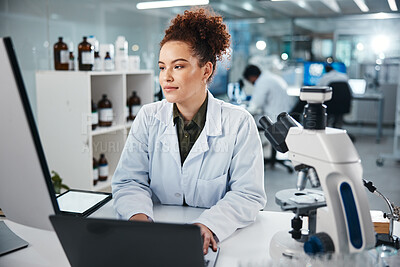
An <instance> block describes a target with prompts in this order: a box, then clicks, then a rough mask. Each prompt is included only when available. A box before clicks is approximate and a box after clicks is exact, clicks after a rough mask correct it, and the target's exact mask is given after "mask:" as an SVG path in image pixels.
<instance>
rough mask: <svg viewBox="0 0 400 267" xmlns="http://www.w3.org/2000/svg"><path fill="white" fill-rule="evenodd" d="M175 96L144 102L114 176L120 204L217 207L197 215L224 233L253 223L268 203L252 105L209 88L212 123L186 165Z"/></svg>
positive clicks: (132, 209) (131, 210)
mask: <svg viewBox="0 0 400 267" xmlns="http://www.w3.org/2000/svg"><path fill="white" fill-rule="evenodd" d="M172 107H173V104H172V103H168V102H167V101H166V100H162V101H160V102H155V103H151V104H148V105H144V106H143V107H142V109H141V110H140V111H139V113H138V115H137V117H136V118H135V120H134V122H133V124H132V128H131V131H130V134H129V137H128V139H127V142H126V144H125V147H124V150H123V152H122V155H121V159H120V161H119V164H118V166H117V169H116V171H115V174H114V176H113V178H112V191H113V197H114V207H115V209H116V211H117V212H118V214H119V215H120V216H121V218H123V219H129V218H130V217H131V216H132V215H134V214H137V213H144V214H146V215H148V216H149V217H150V218H153V210H152V204H153V203H152V199H153V201H159V202H161V203H162V204H167V205H182V204H183V197H184V198H185V201H186V203H187V204H188V205H189V206H193V207H204V208H209V209H207V210H205V211H204V212H203V213H202V214H201V216H200V217H199V218H197V219H196V220H195V221H194V222H193V223H195V222H198V223H202V224H204V225H206V226H207V227H208V228H209V229H210V230H211V231H213V232H214V234H215V235H216V236H217V237H218V239H219V240H220V241H221V240H223V239H225V238H227V237H228V236H229V235H231V234H232V233H233V232H234V231H235V230H236V229H238V228H242V227H245V226H247V225H249V224H250V223H252V222H253V221H254V220H255V218H256V216H257V214H258V211H259V210H260V209H262V208H263V207H264V206H265V204H266V195H265V191H264V165H263V155H262V148H261V142H260V138H259V135H258V131H257V128H256V125H255V122H254V120H253V118H252V117H251V115H250V114H249V113H248V112H247V111H245V110H244V109H242V108H240V107H237V106H234V105H231V104H228V103H225V102H223V101H221V100H217V99H215V98H214V97H213V96H212V95H211V93H209V92H208V106H207V115H206V123H205V126H204V128H203V131H202V132H201V134H200V136H199V137H198V139H197V141H196V143H195V144H194V146H193V148H192V149H191V151H190V153H189V155H188V156H187V158H186V160H185V162H184V164H183V166H182V165H181V159H180V154H179V144H178V137H177V132H176V127H175V126H174V124H173V119H172Z"/></svg>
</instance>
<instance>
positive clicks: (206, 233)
mask: <svg viewBox="0 0 400 267" xmlns="http://www.w3.org/2000/svg"><path fill="white" fill-rule="evenodd" d="M195 225H197V226H199V227H200V233H201V237H202V238H203V253H204V255H205V254H207V251H208V247H212V250H213V251H217V241H215V239H214V234H213V232H211V230H210V229H208V227H207V226H205V225H204V224H201V223H195Z"/></svg>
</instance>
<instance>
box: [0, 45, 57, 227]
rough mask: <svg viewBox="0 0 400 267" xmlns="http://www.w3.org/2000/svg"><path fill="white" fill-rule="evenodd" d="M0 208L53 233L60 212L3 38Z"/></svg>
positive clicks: (10, 49) (19, 78)
mask: <svg viewBox="0 0 400 267" xmlns="http://www.w3.org/2000/svg"><path fill="white" fill-rule="evenodd" d="M0 81H1V86H0V92H1V97H0V114H1V130H0V208H1V209H2V210H3V212H4V214H5V215H6V217H7V219H9V220H11V221H14V222H16V223H20V224H24V225H27V226H31V227H35V228H40V229H45V230H52V229H53V227H52V226H51V223H50V220H49V215H51V214H55V213H59V207H58V204H57V201H56V198H55V192H54V188H53V185H52V183H51V176H50V172H49V168H48V166H47V162H46V159H45V156H44V152H43V149H42V145H41V142H40V139H39V134H38V130H37V128H36V124H35V120H34V117H33V113H32V109H31V106H30V104H29V99H28V95H27V93H26V90H25V86H24V82H23V80H22V75H21V71H20V69H19V66H18V62H17V58H16V55H15V52H14V48H13V44H12V41H11V38H9V37H6V38H0Z"/></svg>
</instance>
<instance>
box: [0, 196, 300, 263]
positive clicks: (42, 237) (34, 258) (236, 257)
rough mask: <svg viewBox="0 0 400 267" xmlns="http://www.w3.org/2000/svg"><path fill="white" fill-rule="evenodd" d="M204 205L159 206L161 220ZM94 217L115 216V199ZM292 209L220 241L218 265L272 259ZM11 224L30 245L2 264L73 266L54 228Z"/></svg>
mask: <svg viewBox="0 0 400 267" xmlns="http://www.w3.org/2000/svg"><path fill="white" fill-rule="evenodd" d="M201 212H203V209H197V208H191V207H182V206H155V207H154V218H155V221H157V222H170V223H186V222H190V221H192V220H193V219H195V218H196V217H197V216H198V215H199V214H200V213H201ZM91 217H94V218H115V211H114V209H113V208H112V203H111V202H109V203H107V204H106V205H105V206H104V207H102V208H101V209H99V210H98V211H96V212H95V213H94V214H93V215H92V216H91ZM292 217H293V214H292V213H284V212H272V211H261V212H260V213H259V214H258V216H257V220H256V221H255V222H254V223H253V224H252V225H250V226H248V227H246V228H243V229H240V230H237V231H236V232H235V233H234V234H233V235H232V236H231V237H229V238H228V239H226V240H224V241H223V242H221V243H220V244H219V246H220V249H221V250H220V254H219V257H218V260H217V264H216V267H225V266H226V267H230V266H250V265H254V264H255V265H257V264H260V263H266V262H268V261H269V260H270V256H269V242H270V240H271V238H272V236H273V235H274V234H275V233H276V232H278V231H281V230H289V229H290V220H291V219H292ZM6 224H7V225H8V227H9V228H10V229H11V230H12V231H14V233H16V234H17V235H19V236H20V237H21V238H23V239H25V240H26V241H27V242H29V246H28V248H25V249H21V250H19V251H16V252H13V253H10V254H8V255H5V256H3V257H0V266H9V267H14V266H21V267H22V266H24V267H25V266H30V267H36V266H37V267H39V266H41V267H43V266H51V267H53V266H58V267H62V266H70V265H69V263H68V259H67V258H66V256H65V254H64V251H63V249H62V247H61V244H60V243H59V241H58V239H57V236H56V234H55V233H54V232H52V231H45V230H38V229H34V228H30V227H26V226H23V225H20V224H16V223H13V222H11V221H7V220H6Z"/></svg>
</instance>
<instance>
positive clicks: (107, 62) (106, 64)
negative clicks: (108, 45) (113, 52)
mask: <svg viewBox="0 0 400 267" xmlns="http://www.w3.org/2000/svg"><path fill="white" fill-rule="evenodd" d="M113 69H114V66H113V62H112V59H111V56H110V52H106V56H105V57H104V70H113Z"/></svg>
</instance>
